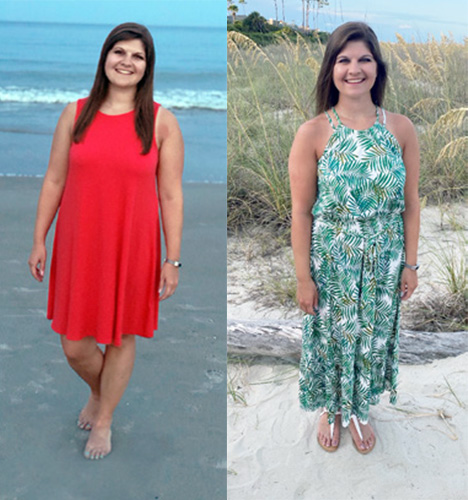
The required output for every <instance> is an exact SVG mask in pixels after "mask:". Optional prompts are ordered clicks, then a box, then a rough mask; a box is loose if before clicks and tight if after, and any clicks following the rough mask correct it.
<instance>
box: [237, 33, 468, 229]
mask: <svg viewBox="0 0 468 500" xmlns="http://www.w3.org/2000/svg"><path fill="white" fill-rule="evenodd" d="M397 40H398V41H397V42H396V43H390V42H384V43H382V50H383V53H384V57H385V59H386V61H387V63H388V68H389V75H390V77H389V82H388V87H387V93H386V100H385V103H384V104H385V107H386V108H387V109H388V110H390V111H393V112H397V113H403V114H405V115H407V116H408V117H409V118H410V119H411V120H412V121H413V123H414V124H415V126H416V129H417V131H418V135H419V141H420V146H421V174H420V186H419V192H420V196H421V198H424V199H425V200H426V201H427V202H428V203H429V204H433V203H441V202H444V201H449V202H451V201H459V200H462V199H464V197H465V196H466V192H467V187H468V169H467V168H466V167H467V161H466V158H467V147H468V133H467V129H468V116H467V107H468V101H467V93H466V83H465V77H466V68H467V62H468V55H467V50H466V49H467V47H466V44H465V45H463V44H460V43H457V42H455V41H454V40H453V39H452V38H449V37H446V36H442V38H441V41H440V42H437V41H436V40H435V39H434V38H431V39H429V40H428V41H427V42H426V43H416V42H411V43H409V42H406V41H405V40H404V39H403V38H402V37H401V36H397ZM323 50H324V47H323V46H322V45H321V44H311V43H310V42H308V41H306V40H304V39H303V38H301V37H300V36H298V37H297V39H296V41H291V40H290V39H288V38H286V37H285V38H283V39H281V40H280V41H279V42H278V43H277V44H276V45H272V46H267V47H263V46H262V47H261V46H259V45H257V44H256V43H255V42H253V41H252V40H251V39H249V38H248V37H246V36H245V35H242V34H241V33H235V32H229V33H228V92H229V99H228V227H229V229H230V230H231V231H232V230H234V229H236V228H237V229H239V228H243V227H245V226H247V225H251V224H255V225H263V226H265V225H272V226H274V227H276V228H277V229H279V230H282V231H286V232H287V230H288V229H287V228H288V226H289V217H290V215H289V214H290V210H291V199H290V194H289V183H288V173H287V163H288V155H289V150H290V148H291V144H292V141H293V138H294V135H295V133H296V131H297V129H298V127H299V125H300V124H301V123H303V122H304V121H306V120H307V119H309V118H312V117H313V109H314V104H315V103H314V98H313V90H314V86H315V82H316V78H317V74H318V71H319V68H320V64H321V60H322V57H323Z"/></svg>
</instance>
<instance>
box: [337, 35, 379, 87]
mask: <svg viewBox="0 0 468 500" xmlns="http://www.w3.org/2000/svg"><path fill="white" fill-rule="evenodd" d="M376 78H377V62H376V61H375V59H374V57H373V55H372V52H371V51H370V50H369V47H368V46H367V45H366V44H365V43H364V42H363V41H361V40H358V41H353V42H348V43H347V44H346V45H345V47H344V48H343V50H342V51H341V52H339V53H338V56H337V57H336V60H335V66H334V67H333V83H334V84H335V86H336V88H337V89H338V91H339V93H340V94H343V95H347V96H349V97H361V96H362V95H363V94H367V93H369V92H370V90H371V88H372V87H373V86H374V83H375V79H376Z"/></svg>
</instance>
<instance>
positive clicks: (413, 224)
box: [397, 115, 420, 300]
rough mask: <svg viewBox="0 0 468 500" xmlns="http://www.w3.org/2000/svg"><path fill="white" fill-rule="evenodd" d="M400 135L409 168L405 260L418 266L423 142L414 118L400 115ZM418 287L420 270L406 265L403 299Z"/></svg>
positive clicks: (406, 192)
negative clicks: (420, 155)
mask: <svg viewBox="0 0 468 500" xmlns="http://www.w3.org/2000/svg"><path fill="white" fill-rule="evenodd" d="M397 119H398V136H399V138H401V143H400V144H401V145H402V149H403V163H404V164H405V168H406V181H405V211H404V212H403V224H404V231H405V261H406V263H407V264H410V265H413V266H414V265H416V261H417V255H418V241H419V225H420V204H419V193H418V184H419V144H418V137H417V134H416V130H415V128H414V125H413V124H412V123H411V121H410V120H409V119H408V118H406V117H405V116H401V115H399V116H398V117H397ZM417 286H418V275H417V272H416V271H413V270H411V269H408V268H407V267H405V268H404V270H403V273H402V277H401V284H400V291H401V292H402V294H403V295H402V300H407V299H409V298H410V297H411V295H412V294H413V292H414V290H415V289H416V287H417Z"/></svg>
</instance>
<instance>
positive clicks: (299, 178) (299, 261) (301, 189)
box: [289, 122, 318, 315]
mask: <svg viewBox="0 0 468 500" xmlns="http://www.w3.org/2000/svg"><path fill="white" fill-rule="evenodd" d="M315 128H316V126H315V125H314V124H313V122H307V123H305V124H304V125H302V126H301V127H300V128H299V130H298V132H297V134H296V137H295V139H294V143H293V145H292V148H291V153H290V155H289V178H290V183H291V198H292V222H291V244H292V249H293V254H294V263H295V267H296V278H297V300H298V303H299V307H300V308H301V309H302V310H303V311H304V312H306V313H307V314H313V315H314V314H315V312H314V308H317V307H318V293H317V287H316V285H315V283H314V282H313V280H312V278H311V275H310V246H311V239H312V213H311V212H312V207H313V205H314V202H315V197H316V183H317V160H316V152H315V149H314V147H313V138H314V129H315Z"/></svg>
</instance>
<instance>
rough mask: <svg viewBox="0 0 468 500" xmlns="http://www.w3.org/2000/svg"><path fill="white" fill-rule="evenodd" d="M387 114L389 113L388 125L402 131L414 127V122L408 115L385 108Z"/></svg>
mask: <svg viewBox="0 0 468 500" xmlns="http://www.w3.org/2000/svg"><path fill="white" fill-rule="evenodd" d="M385 114H386V115H387V125H388V126H393V127H395V128H398V129H400V130H402V131H408V130H411V129H414V125H413V122H412V121H411V120H410V119H409V118H408V117H407V116H405V115H401V114H399V113H393V112H391V111H387V110H385Z"/></svg>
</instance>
